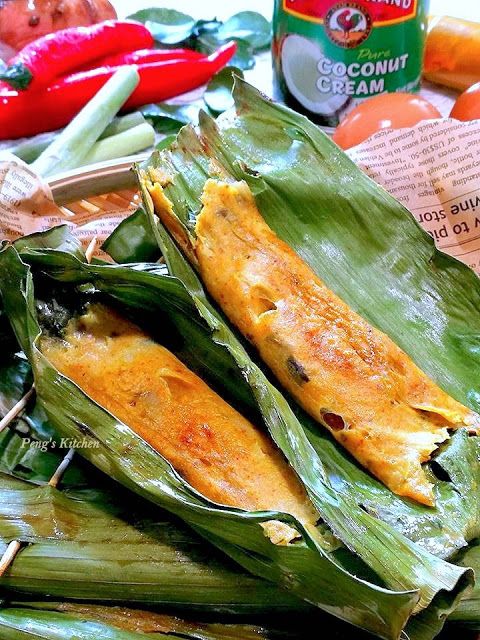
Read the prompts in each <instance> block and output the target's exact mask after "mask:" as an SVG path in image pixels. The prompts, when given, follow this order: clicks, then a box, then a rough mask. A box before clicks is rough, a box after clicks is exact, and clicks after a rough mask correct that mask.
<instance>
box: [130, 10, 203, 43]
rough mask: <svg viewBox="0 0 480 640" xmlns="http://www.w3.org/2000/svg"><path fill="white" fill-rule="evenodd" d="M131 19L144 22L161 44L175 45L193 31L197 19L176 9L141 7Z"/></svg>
mask: <svg viewBox="0 0 480 640" xmlns="http://www.w3.org/2000/svg"><path fill="white" fill-rule="evenodd" d="M128 19H130V20H136V21H137V22H142V23H143V24H144V25H145V26H146V27H147V29H149V30H150V32H151V33H152V35H153V37H154V39H155V40H156V41H157V42H159V43H160V44H164V45H173V44H178V43H180V42H183V41H184V40H186V39H187V38H188V37H189V36H190V35H191V33H192V30H193V28H194V26H195V20H194V19H193V18H192V17H191V16H189V15H187V14H185V13H181V12H180V11H176V10H175V9H165V8H152V9H141V10H140V11H137V12H136V13H132V14H131V15H129V16H128Z"/></svg>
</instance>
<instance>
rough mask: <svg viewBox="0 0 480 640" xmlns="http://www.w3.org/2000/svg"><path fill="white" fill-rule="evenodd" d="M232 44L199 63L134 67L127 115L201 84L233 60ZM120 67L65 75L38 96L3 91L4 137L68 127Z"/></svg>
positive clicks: (0, 126)
mask: <svg viewBox="0 0 480 640" xmlns="http://www.w3.org/2000/svg"><path fill="white" fill-rule="evenodd" d="M235 50H236V44H235V43H234V42H231V43H229V44H226V45H224V46H223V47H221V48H220V49H218V50H217V51H216V52H215V53H213V54H212V55H210V56H208V57H203V58H201V59H199V60H167V61H164V62H153V63H150V64H140V65H135V66H136V67H137V70H138V73H139V75H140V82H139V85H138V86H137V88H136V89H135V91H134V92H133V93H132V95H131V96H130V98H129V99H128V100H127V102H126V103H125V104H124V105H123V108H122V111H128V110H131V109H134V108H136V107H139V106H141V105H144V104H148V103H150V102H161V101H163V100H168V99H169V98H173V97H174V96H178V95H180V94H182V93H186V92H187V91H191V90H192V89H196V88H197V87H200V86H202V85H203V84H205V83H206V82H208V81H209V80H210V78H211V77H212V76H213V75H215V73H217V72H218V71H220V69H222V68H223V67H224V66H225V65H226V64H227V63H228V61H229V60H230V59H231V58H232V56H233V55H234V53H235ZM117 68H118V67H111V68H106V67H102V68H100V69H94V70H91V71H84V72H81V73H75V74H72V75H70V76H66V77H65V78H62V79H61V80H58V81H57V82H55V83H54V84H52V85H51V86H49V87H47V88H46V89H43V90H41V91H37V92H30V91H28V92H27V93H24V92H20V93H19V92H16V91H2V92H0V139H3V140H5V139H10V138H20V137H23V136H32V135H35V134H37V133H40V132H43V131H51V130H53V129H58V128H60V127H63V126H65V125H66V124H68V123H69V122H70V121H71V120H72V118H73V117H75V116H76V115H77V113H78V112H79V111H80V110H81V109H82V107H83V106H84V105H85V104H86V103H87V102H88V101H89V100H90V99H91V98H92V97H93V96H94V95H95V94H96V93H97V92H98V91H99V89H100V88H101V87H102V86H103V85H104V84H105V82H106V81H107V80H108V79H109V78H110V77H111V76H112V75H113V73H114V72H115V70H116V69H117Z"/></svg>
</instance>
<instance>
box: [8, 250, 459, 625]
mask: <svg viewBox="0 0 480 640" xmlns="http://www.w3.org/2000/svg"><path fill="white" fill-rule="evenodd" d="M21 256H22V259H23V260H28V262H29V263H31V264H32V265H33V266H32V267H28V266H27V265H26V263H25V262H23V261H22V259H21V258H20V255H19V254H18V252H17V251H16V249H15V248H14V247H7V248H5V249H4V250H3V251H2V252H1V253H0V290H1V295H2V299H3V303H4V306H5V309H6V311H7V315H8V316H9V319H10V321H11V323H12V326H13V328H14V330H15V333H16V335H17V338H18V340H19V342H20V344H21V345H22V347H23V350H24V352H25V353H28V354H29V359H30V362H31V364H32V368H33V373H34V378H35V383H36V388H37V394H38V397H39V400H40V402H41V403H42V406H43V407H44V409H45V411H46V413H47V415H48V416H49V418H50V420H51V422H52V424H53V425H54V426H55V428H56V430H57V431H58V432H59V434H61V435H62V436H64V437H78V436H79V435H82V436H83V437H88V438H90V439H92V440H93V441H95V442H96V443H98V447H96V448H88V449H85V448H84V449H81V450H79V452H80V453H81V454H82V455H84V456H85V457H87V458H88V459H89V460H91V461H92V462H93V463H94V464H95V465H96V466H98V467H99V468H100V469H102V470H104V471H105V472H106V473H107V474H108V475H110V476H111V477H113V478H115V479H117V480H118V481H120V482H122V483H123V484H125V485H126V486H127V487H129V488H131V489H133V490H135V491H137V492H138V493H140V494H141V495H143V496H145V497H147V498H148V499H150V500H151V501H153V502H155V503H157V504H159V505H160V506H162V507H164V508H166V509H167V510H169V511H171V512H173V513H175V514H177V515H179V516H180V517H181V518H182V519H184V520H185V521H186V522H187V523H188V524H189V525H190V526H192V527H193V528H194V529H195V530H196V531H197V532H199V533H200V534H202V535H203V536H204V537H205V538H206V539H207V540H209V541H210V542H212V543H213V544H215V545H216V546H218V547H219V548H221V549H222V550H223V551H225V552H226V553H227V554H228V555H229V556H230V557H232V558H233V559H234V560H236V561H237V562H239V563H240V564H241V565H242V566H243V567H244V568H246V569H248V570H249V571H251V572H252V573H254V574H256V575H259V576H261V577H264V578H267V579H269V580H271V581H273V582H276V583H277V584H280V585H281V586H282V587H286V588H288V589H289V590H290V591H291V592H292V593H294V594H295V595H297V596H300V597H302V598H304V599H306V600H308V601H310V602H311V603H313V604H315V605H317V606H320V607H321V608H323V609H325V610H326V611H328V612H330V613H333V614H334V615H337V616H339V617H341V618H344V619H346V620H348V621H350V622H353V623H354V624H357V625H358V626H361V627H364V628H366V629H370V630H372V631H374V632H375V633H377V634H378V635H381V636H383V637H385V638H396V637H398V636H399V634H400V631H401V629H402V628H403V627H404V625H405V622H406V620H407V619H408V617H409V615H410V614H411V612H412V611H413V609H414V608H415V606H416V603H417V601H418V593H417V592H416V591H406V592H402V591H392V590H388V589H385V588H384V587H383V586H382V585H381V584H374V583H373V582H371V580H375V576H374V574H373V573H372V572H371V571H370V570H369V569H368V567H367V566H366V565H364V564H363V563H361V562H360V561H359V560H358V559H357V558H355V556H353V555H352V554H350V553H348V552H347V551H346V549H344V548H340V549H338V548H337V547H338V544H335V541H333V542H332V536H331V534H329V533H328V531H325V530H324V528H323V527H318V528H317V529H316V530H315V531H312V532H310V531H308V532H307V531H305V530H304V529H303V528H302V527H301V525H300V524H299V523H298V522H296V521H295V520H294V519H293V518H292V517H291V516H289V515H286V514H280V513H276V512H255V513H250V512H245V511H241V510H236V509H231V508H230V509H229V508H225V507H221V506H219V505H215V504H213V503H211V502H210V501H208V500H206V499H205V498H203V497H202V496H200V495H199V494H198V493H197V492H195V491H194V490H193V489H192V488H190V487H189V486H188V485H187V484H186V483H185V482H184V481H183V480H182V479H181V478H180V477H179V476H178V475H177V474H176V473H175V472H174V471H173V469H172V468H171V466H170V465H169V464H168V463H167V462H166V461H165V460H164V459H163V458H162V457H161V456H160V455H159V454H157V453H156V452H154V451H153V450H152V449H151V448H150V447H149V446H147V445H146V443H145V442H143V441H142V440H141V439H140V438H139V437H138V436H137V435H136V434H134V433H133V432H132V431H131V430H130V429H129V428H128V427H127V426H126V425H123V424H120V423H119V422H118V420H117V419H115V418H114V417H113V416H112V415H111V414H109V413H108V412H107V411H105V410H104V409H103V408H101V407H99V406H98V405H96V404H95V403H94V402H92V401H91V400H90V399H88V398H87V397H86V396H85V395H84V394H83V393H82V392H81V390H80V389H79V388H78V387H77V386H76V385H74V384H73V383H71V382H70V381H69V380H67V379H66V378H65V377H63V376H61V375H60V374H59V373H58V372H57V371H56V370H55V369H54V368H52V367H51V365H50V364H49V363H48V362H47V360H46V359H45V358H44V357H43V356H42V354H41V353H40V352H39V351H38V348H37V346H36V339H37V336H38V335H39V334H40V327H39V324H38V321H37V317H36V312H35V289H34V282H37V279H36V277H35V278H34V274H38V277H40V279H41V274H40V273H39V272H40V271H41V272H42V273H44V274H48V277H49V285H50V287H51V289H52V291H53V284H54V283H55V282H57V283H61V284H62V286H64V287H66V286H67V284H68V285H69V286H70V287H74V286H75V289H74V291H75V295H76V296H77V297H80V296H81V291H82V290H83V291H87V293H90V295H94V294H95V292H98V294H99V295H101V296H102V297H103V298H105V297H106V296H108V298H109V299H110V300H111V301H112V302H117V304H119V303H121V304H122V306H124V308H126V309H130V310H131V312H132V315H134V314H135V313H136V314H137V317H142V318H144V317H146V316H149V317H150V322H151V326H156V327H157V330H158V328H160V333H161V335H163V336H164V337H165V336H169V335H171V334H172V335H174V333H172V332H175V331H176V332H177V335H179V336H180V337H181V338H182V339H181V340H178V341H177V340H175V342H176V343H177V345H180V346H179V347H178V348H177V355H179V356H180V357H182V359H184V360H185V361H187V362H188V364H189V365H190V366H192V367H193V368H194V369H196V370H197V371H198V372H200V371H201V372H202V373H203V374H204V375H206V374H207V372H210V374H211V375H210V378H208V376H207V378H208V381H209V382H210V383H212V384H213V385H214V386H215V385H216V384H218V383H221V382H222V381H229V382H228V384H227V387H229V388H228V392H229V393H233V392H237V393H238V395H237V397H238V399H239V401H240V400H241V398H242V397H244V396H245V395H248V394H250V398H251V392H250V390H249V388H248V386H247V385H246V383H245V381H243V379H242V374H241V372H240V370H239V369H238V368H236V366H235V363H234V361H232V359H231V358H230V357H229V354H228V352H227V351H226V350H225V349H224V348H223V347H222V346H221V345H218V344H216V343H215V342H212V340H211V332H210V330H209V328H208V326H207V325H206V323H205V321H204V320H203V319H202V318H201V317H200V315H199V314H198V312H197V309H196V306H195V303H194V301H193V300H192V298H191V296H190V295H189V293H188V292H187V290H186V289H185V287H184V286H183V285H182V284H181V282H179V281H178V279H176V278H172V277H170V276H165V275H162V271H163V270H162V269H158V268H157V267H148V268H147V269H144V270H141V269H140V268H131V267H128V268H127V267H119V266H112V265H94V264H92V265H88V264H86V263H82V262H81V261H79V260H78V259H77V258H75V257H74V256H72V255H69V254H66V253H62V252H58V251H52V250H41V249H38V248H37V249H28V248H26V249H25V250H22V253H21ZM32 269H33V274H32ZM42 277H43V278H45V276H42ZM79 285H81V286H80V287H79ZM52 295H53V293H52ZM134 317H135V315H134ZM170 346H171V345H170ZM171 348H172V349H173V347H171ZM173 350H174V351H175V349H173ZM212 374H213V375H212ZM279 401H280V402H281V401H282V399H281V398H279ZM283 402H284V401H283ZM125 451H129V452H131V453H130V454H129V455H128V456H126V455H125ZM332 495H333V494H332ZM272 519H275V520H280V521H284V522H287V523H289V524H292V525H293V526H295V527H296V528H297V529H298V530H299V531H300V532H301V534H302V539H301V540H300V541H298V542H296V543H295V544H291V545H288V546H284V547H279V546H275V545H273V544H272V543H271V542H270V541H269V540H268V539H267V538H266V537H265V536H264V534H263V530H262V529H261V527H260V526H259V525H260V523H262V522H266V521H269V520H272ZM406 544H407V546H408V545H410V546H411V547H412V548H413V544H411V543H406ZM443 564H446V563H444V562H443V561H442V560H438V559H436V558H434V557H433V556H432V561H431V565H430V566H428V567H427V569H428V570H430V569H432V573H433V572H434V571H435V570H437V567H443ZM450 566H451V569H452V575H454V580H453V581H452V583H442V586H443V585H445V586H446V588H447V589H450V590H451V591H450V593H448V594H447V595H446V600H447V601H448V602H447V603H446V605H445V607H444V608H445V610H449V609H450V608H451V607H452V605H453V604H454V603H455V602H456V600H457V598H458V597H459V596H460V595H461V594H462V593H463V587H464V583H462V579H463V575H464V574H463V571H464V570H463V569H462V570H459V569H458V568H457V567H454V566H453V565H448V567H450ZM349 568H350V570H351V571H354V572H355V574H354V573H351V572H350V571H349V570H348V569H349ZM419 572H420V573H421V571H419ZM367 577H368V578H369V580H366V578H367ZM457 582H459V584H458V585H457Z"/></svg>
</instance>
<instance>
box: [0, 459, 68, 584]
mask: <svg viewBox="0 0 480 640" xmlns="http://www.w3.org/2000/svg"><path fill="white" fill-rule="evenodd" d="M74 454H75V450H74V449H69V450H68V452H67V454H66V456H65V457H64V458H63V460H62V461H61V463H60V464H59V465H58V467H57V468H56V469H55V472H54V474H53V476H52V477H51V478H50V480H49V481H48V484H49V485H50V486H51V487H55V488H56V487H57V485H58V483H59V482H60V480H61V479H62V477H63V474H64V473H65V471H66V470H67V467H68V465H69V464H70V461H71V460H72V458H73V456H74ZM21 548H22V543H21V542H20V541H19V540H12V541H11V542H10V544H9V545H8V547H7V548H6V549H5V552H4V554H3V555H2V557H1V558H0V577H1V576H3V574H4V573H5V571H7V569H8V568H9V567H10V565H11V564H12V562H13V561H14V560H15V558H16V556H17V554H18V552H19V551H20V549H21Z"/></svg>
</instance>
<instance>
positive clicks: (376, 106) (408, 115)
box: [333, 93, 442, 149]
mask: <svg viewBox="0 0 480 640" xmlns="http://www.w3.org/2000/svg"><path fill="white" fill-rule="evenodd" d="M441 117H442V116H441V114H440V112H439V111H438V109H437V108H436V107H434V106H433V104H430V102H428V100H425V99H424V98H421V97H420V96H418V95H414V94H411V93H382V94H381V95H379V96H374V97H373V98H368V100H365V101H364V102H361V103H360V104H359V105H358V106H357V107H355V109H353V110H352V111H350V113H349V114H348V115H347V116H346V117H345V119H344V120H342V122H341V123H340V124H339V125H338V127H337V128H336V130H335V133H334V134H333V139H334V140H335V142H336V143H337V144H338V146H339V147H341V148H342V149H350V147H354V146H355V145H356V144H360V142H363V141H364V140H366V139H367V138H368V137H369V136H371V135H372V133H375V132H376V131H380V129H387V128H392V129H400V128H402V127H411V126H413V125H414V124H417V122H420V121H421V120H430V119H432V118H441Z"/></svg>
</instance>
